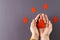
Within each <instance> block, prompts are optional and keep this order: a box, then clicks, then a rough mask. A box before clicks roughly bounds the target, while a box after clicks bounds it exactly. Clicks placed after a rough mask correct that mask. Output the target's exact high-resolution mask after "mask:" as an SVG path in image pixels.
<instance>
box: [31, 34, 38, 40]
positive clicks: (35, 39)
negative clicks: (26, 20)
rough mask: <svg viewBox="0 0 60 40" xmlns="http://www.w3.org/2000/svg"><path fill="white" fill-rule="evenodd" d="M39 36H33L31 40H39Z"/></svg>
mask: <svg viewBox="0 0 60 40" xmlns="http://www.w3.org/2000/svg"><path fill="white" fill-rule="evenodd" d="M38 38H39V36H38V35H32V36H31V39H34V40H38Z"/></svg>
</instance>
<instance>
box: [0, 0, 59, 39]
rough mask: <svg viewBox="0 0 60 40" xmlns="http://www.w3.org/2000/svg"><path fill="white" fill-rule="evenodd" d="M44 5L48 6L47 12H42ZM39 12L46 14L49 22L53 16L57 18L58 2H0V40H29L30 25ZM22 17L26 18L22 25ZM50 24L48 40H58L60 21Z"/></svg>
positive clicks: (3, 0)
mask: <svg viewBox="0 0 60 40" xmlns="http://www.w3.org/2000/svg"><path fill="white" fill-rule="evenodd" d="M44 3H47V4H48V6H49V8H48V10H45V11H43V8H42V5H43V4H44ZM33 6H34V7H36V9H37V12H36V13H34V14H32V12H31V8H32V7H33ZM40 12H42V13H46V14H47V15H48V17H49V19H50V20H51V21H52V18H53V16H57V17H58V18H59V17H60V0H0V40H29V38H30V36H31V32H30V23H31V21H32V19H33V18H35V17H36V15H37V14H38V13H40ZM23 17H28V19H29V21H28V23H27V24H24V23H23V21H22V19H23ZM59 20H60V18H59ZM52 24H53V32H52V33H51V36H50V39H51V40H60V25H59V24H60V21H58V22H57V23H53V22H52Z"/></svg>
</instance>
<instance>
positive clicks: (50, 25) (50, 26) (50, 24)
mask: <svg viewBox="0 0 60 40" xmlns="http://www.w3.org/2000/svg"><path fill="white" fill-rule="evenodd" d="M49 28H50V29H52V23H51V21H49Z"/></svg>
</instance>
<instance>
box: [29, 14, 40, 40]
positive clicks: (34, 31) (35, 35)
mask: <svg viewBox="0 0 60 40" xmlns="http://www.w3.org/2000/svg"><path fill="white" fill-rule="evenodd" d="M39 16H40V14H38V15H37V16H36V18H35V19H33V20H32V22H31V26H30V31H31V33H32V37H31V38H34V39H35V40H38V38H39V32H38V29H37V26H36V22H37V20H38V18H39Z"/></svg>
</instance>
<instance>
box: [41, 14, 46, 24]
mask: <svg viewBox="0 0 60 40" xmlns="http://www.w3.org/2000/svg"><path fill="white" fill-rule="evenodd" d="M42 17H43V20H44V23H46V16H45V14H42Z"/></svg>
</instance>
